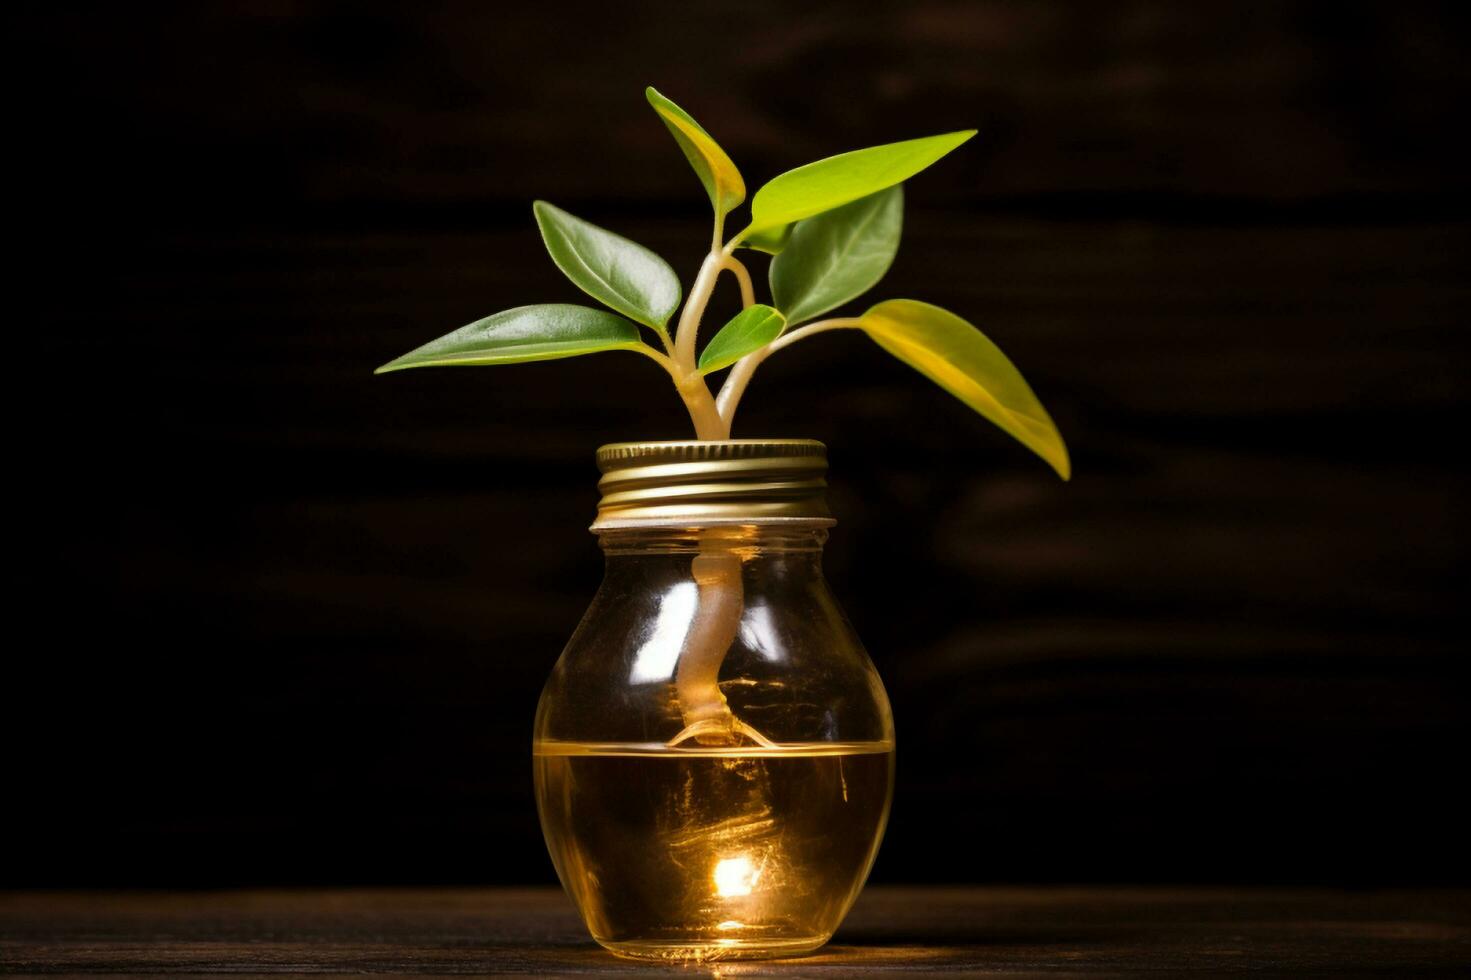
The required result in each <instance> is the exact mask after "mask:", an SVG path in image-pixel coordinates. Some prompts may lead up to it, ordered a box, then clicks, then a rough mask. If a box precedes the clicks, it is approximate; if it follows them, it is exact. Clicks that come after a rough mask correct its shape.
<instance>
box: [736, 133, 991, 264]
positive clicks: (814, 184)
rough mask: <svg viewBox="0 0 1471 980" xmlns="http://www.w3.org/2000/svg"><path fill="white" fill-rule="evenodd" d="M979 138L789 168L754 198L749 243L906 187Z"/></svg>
mask: <svg viewBox="0 0 1471 980" xmlns="http://www.w3.org/2000/svg"><path fill="white" fill-rule="evenodd" d="M975 134H976V131H975V130H974V129H965V130H961V131H959V132H955V133H943V134H941V135H939V136H926V137H924V138H922V139H917V140H905V141H904V142H902V143H886V144H884V145H883V146H870V147H868V148H867V149H864V150H854V151H852V152H851V153H840V154H838V155H837V156H835V157H828V158H827V159H826V160H818V161H817V162H816V163H809V164H807V166H805V167H798V168H797V169H796V170H788V171H787V172H786V173H784V174H782V175H781V176H780V177H775V178H773V179H772V180H770V181H769V182H767V184H766V185H765V186H763V187H762V188H761V189H760V190H759V191H757V192H756V196H755V197H754V198H752V199H751V224H750V225H749V226H748V227H747V228H746V230H745V231H743V232H741V233H740V235H738V236H737V237H738V238H739V239H742V240H744V239H747V238H749V237H751V236H752V235H756V234H758V233H760V232H764V231H770V230H772V229H776V228H780V227H781V226H782V225H785V224H790V223H792V222H793V221H801V220H802V219H803V218H810V217H811V216H812V215H814V214H821V213H822V212H823V211H829V210H831V209H833V208H836V207H840V206H842V205H844V204H847V203H848V202H849V201H856V200H858V198H860V197H867V196H868V195H870V194H875V193H877V192H879V191H881V190H883V189H884V188H886V187H893V186H894V185H895V184H899V183H903V182H904V181H906V180H908V179H909V178H910V177H913V176H914V175H915V174H917V173H919V172H920V171H921V170H923V169H925V168H926V167H928V166H929V165H930V164H932V163H934V162H935V161H936V160H938V159H940V158H941V157H943V156H944V155H945V154H947V153H949V152H950V151H951V150H953V149H955V148H956V147H957V146H959V145H960V144H961V143H964V142H965V141H966V140H968V139H970V138H971V137H972V136H974V135H975Z"/></svg>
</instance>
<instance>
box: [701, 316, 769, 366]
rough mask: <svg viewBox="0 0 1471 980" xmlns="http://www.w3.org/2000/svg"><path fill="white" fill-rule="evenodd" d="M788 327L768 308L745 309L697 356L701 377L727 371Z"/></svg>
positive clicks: (722, 328)
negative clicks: (726, 368)
mask: <svg viewBox="0 0 1471 980" xmlns="http://www.w3.org/2000/svg"><path fill="white" fill-rule="evenodd" d="M786 325H787V321H786V319H785V318H784V317H783V316H782V315H781V314H780V313H778V312H777V311H776V310H774V309H772V308H771V307H769V306H764V305H762V304H761V303H757V304H755V305H754V306H748V307H746V308H745V309H744V310H741V312H739V313H737V314H736V315H735V316H734V317H732V318H731V320H730V322H729V323H727V324H726V325H725V326H723V327H721V328H720V330H719V332H718V333H716V334H715V336H713V337H711V338H710V343H708V344H706V345H705V349H704V350H703V351H702V352H701V353H700V363H699V368H700V373H701V374H709V373H710V372H711V371H719V370H720V369H721V368H725V367H730V366H731V365H732V364H734V363H735V362H736V361H739V360H740V359H741V358H743V357H745V356H746V355H747V354H749V353H751V351H753V350H756V349H757V348H759V347H765V346H766V345H767V344H769V343H771V342H772V341H773V340H775V339H776V338H777V337H778V336H780V335H781V332H782V330H783V328H785V327H786Z"/></svg>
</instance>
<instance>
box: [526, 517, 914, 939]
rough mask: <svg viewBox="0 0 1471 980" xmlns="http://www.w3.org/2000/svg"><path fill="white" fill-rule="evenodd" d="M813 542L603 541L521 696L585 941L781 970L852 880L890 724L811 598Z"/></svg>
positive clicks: (877, 808)
mask: <svg viewBox="0 0 1471 980" xmlns="http://www.w3.org/2000/svg"><path fill="white" fill-rule="evenodd" d="M825 536H826V532H825V530H823V529H822V528H820V527H812V526H805V527H804V526H798V527H790V526H782V527H770V526H762V525H754V524H753V525H744V526H725V527H707V528H690V529H683V530H673V529H636V530H617V531H605V532H603V533H602V534H601V539H602V545H603V548H604V551H605V552H606V554H607V571H606V574H605V578H604V581H603V584H602V586H601V588H600V589H599V591H598V593H597V595H596V597H595V598H594V600H593V603H592V606H591V608H590V609H589V610H588V612H587V614H586V615H585V616H584V618H583V621H582V623H581V625H580V626H579V627H578V629H577V631H576V633H575V634H574V636H573V637H572V640H571V642H570V643H569V644H568V646H567V648H566V650H565V651H564V652H563V654H562V656H561V658H560V660H559V661H558V662H557V665H556V667H555V668H554V670H553V672H552V675H551V678H550V679H549V680H548V682H547V685H546V688H545V690H544V691H543V693H542V698H541V702H540V705H539V706H538V710H537V715H536V725H535V733H534V740H533V746H534V748H533V751H534V762H535V776H536V793H537V803H538V809H539V811H540V815H541V821H542V829H543V831H544V833H545V835H546V839H547V846H548V849H549V850H550V852H551V855H552V860H553V862H554V864H555V865H556V868H557V873H558V874H559V876H560V877H561V879H562V883H563V885H564V886H565V887H566V889H567V891H568V893H569V894H570V895H571V896H572V898H573V900H574V901H575V902H576V904H577V906H578V909H579V910H580V911H581V913H582V915H583V919H584V921H585V922H586V923H587V926H588V929H589V931H590V932H591V933H592V935H593V938H594V939H596V940H597V941H598V942H599V943H601V944H602V945H604V946H606V947H608V948H609V949H611V950H613V951H614V952H617V953H620V954H624V955H630V956H640V957H656V958H667V959H682V960H710V959H719V958H733V957H765V956H780V955H792V954H796V953H802V952H807V951H810V950H812V949H815V948H817V947H818V946H821V945H822V944H823V943H824V942H826V941H827V939H828V938H829V937H830V936H831V935H832V933H833V931H834V930H835V929H836V928H837V926H838V924H839V922H840V921H841V920H842V918H843V916H844V914H845V913H846V912H847V910H848V907H849V906H850V905H851V904H852V901H853V899H854V898H856V897H857V894H858V891H859V890H860V889H861V887H862V885H863V881H864V879H865V877H866V876H867V874H868V870H869V868H870V866H871V865H872V862H873V858H874V856H875V854H876V853H877V850H878V844H879V841H880V839H881V837H882V835H883V829H884V825H885V823H886V821H887V818H888V810H889V802H890V798H891V795H892V789H893V750H894V731H893V720H892V716H891V714H890V711H889V704H888V699H887V697H886V695H885V693H884V690H883V686H882V684H881V682H880V681H879V678H878V674H877V672H876V671H875V669H874V667H873V664H872V662H871V661H870V660H869V658H868V656H867V654H866V653H865V652H864V650H863V648H862V645H861V644H860V643H859V641H858V639H857V637H856V636H855V635H854V633H853V631H852V628H851V627H850V626H849V624H848V622H847V620H846V618H845V617H844V616H843V614H842V612H841V610H840V609H839V608H838V605H837V603H836V601H835V600H834V599H833V597H832V595H831V593H830V592H829V590H828V588H827V584H826V582H825V580H824V579H823V576H822V571H821V549H822V543H823V541H824V539H825Z"/></svg>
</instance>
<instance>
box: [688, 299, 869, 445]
mask: <svg viewBox="0 0 1471 980" xmlns="http://www.w3.org/2000/svg"><path fill="white" fill-rule="evenodd" d="M860 322H861V321H859V320H858V319H857V318H855V317H833V318H832V319H830V320H818V321H817V322H816V323H809V324H807V326H805V327H798V328H797V329H796V330H793V331H792V332H791V333H788V334H782V335H781V336H780V337H778V338H776V339H775V340H773V341H772V342H771V343H769V344H767V345H766V346H765V347H762V348H760V349H759V350H754V351H752V352H751V353H749V354H747V355H746V356H745V357H743V358H741V359H740V360H739V361H736V363H735V366H734V367H732V368H731V369H730V374H729V375H728V376H727V377H726V379H725V384H724V385H722V386H721V388H720V397H719V398H717V399H716V401H715V407H716V409H717V410H718V411H719V412H720V418H721V420H722V421H723V422H724V423H725V431H726V432H729V431H730V428H731V423H732V422H733V421H734V420H735V412H736V408H737V407H738V406H739V405H740V401H741V396H742V395H744V394H745V393H746V385H748V384H750V383H751V375H753V374H755V373H756V369H757V368H758V367H760V366H761V362H762V361H764V360H766V359H767V358H768V357H770V356H771V355H772V354H775V353H776V352H777V351H779V350H781V349H782V348H783V347H789V346H791V345H792V344H795V343H796V342H797V341H799V340H802V339H804V338H807V337H811V336H812V335H813V334H819V333H823V332H825V331H828V330H842V329H845V328H851V327H856V326H858V325H859V323H860Z"/></svg>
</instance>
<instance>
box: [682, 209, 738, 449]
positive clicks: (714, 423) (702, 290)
mask: <svg viewBox="0 0 1471 980" xmlns="http://www.w3.org/2000/svg"><path fill="white" fill-rule="evenodd" d="M716 235H717V241H718V240H719V239H718V236H719V229H717V230H716ZM725 259H726V256H725V254H724V253H722V252H721V251H720V250H719V249H718V248H712V249H711V250H710V254H708V255H706V256H705V261H703V262H701V263H700V271H699V274H698V275H696V276H695V283H694V285H693V286H691V287H690V292H689V296H687V297H686V298H685V301H684V309H683V310H682V311H680V314H679V326H678V328H677V330H676V333H675V336H674V350H673V352H672V358H673V370H672V371H671V372H670V373H671V374H672V375H673V376H674V386H675V388H677V389H678V390H679V397H681V398H683V399H684V404H685V407H686V408H688V409H689V413H690V419H691V420H692V421H693V422H694V423H695V436H696V438H699V439H724V438H725V437H726V436H727V435H729V433H730V429H729V427H728V426H727V425H726V424H725V420H724V419H722V418H721V417H720V411H719V410H718V409H717V408H716V407H715V399H714V397H712V396H711V394H710V386H709V385H707V384H705V377H704V375H702V374H700V371H699V368H697V367H696V366H695V338H696V336H697V335H698V334H699V332H700V318H701V317H702V316H704V314H705V307H706V306H708V305H709V304H710V294H711V293H713V292H714V291H715V282H716V280H717V279H719V278H720V270H721V269H722V268H723V267H724V265H725Z"/></svg>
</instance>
